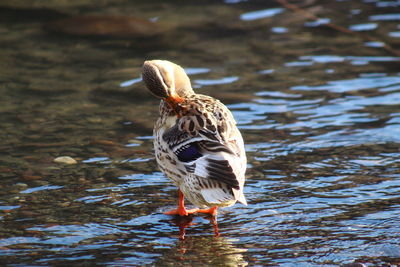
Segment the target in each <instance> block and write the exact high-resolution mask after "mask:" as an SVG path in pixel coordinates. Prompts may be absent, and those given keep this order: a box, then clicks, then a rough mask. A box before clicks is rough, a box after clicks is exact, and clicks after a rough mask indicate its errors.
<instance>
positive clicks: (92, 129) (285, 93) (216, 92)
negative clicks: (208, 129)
mask: <svg viewBox="0 0 400 267" xmlns="http://www.w3.org/2000/svg"><path fill="white" fill-rule="evenodd" d="M292 3H295V4H296V5H298V6H299V7H301V8H302V9H303V10H305V11H306V12H308V13H309V14H310V13H311V14H313V15H315V16H318V17H319V18H321V19H320V20H318V21H313V20H310V19H307V18H306V17H305V16H306V15H305V14H303V13H294V12H293V11H292V10H289V9H288V8H285V7H284V6H282V5H281V4H279V3H277V2H274V1H261V0H259V1H256V0H254V1H253V0H248V1H244V0H243V1H240V0H225V1H222V0H221V1H200V0H198V1H196V0H191V1H122V0H103V1H93V0H86V1H84V0H72V1H61V0H60V1H50V0H48V1H35V0H29V1H22V0H20V1H11V0H10V1H7V0H6V1H4V0H3V1H1V3H0V43H1V49H0V55H1V62H0V80H1V83H0V84H1V87H0V90H1V91H0V92H1V97H0V113H1V116H0V127H1V128H0V129H1V131H0V140H1V143H0V148H1V149H0V262H1V263H2V265H7V266H61V265H63V266H65V265H74V266H95V265H107V266H127V265H133V266H137V265H156V266H168V265H170V266H205V265H209V266H245V265H249V266H277V265H281V266H295V265H296V266H337V265H341V264H347V263H353V262H360V263H364V264H366V265H367V266H389V265H390V264H392V265H393V266H395V265H400V218H399V217H400V57H399V56H398V55H396V54H395V52H394V51H388V49H386V48H384V47H383V45H384V43H386V44H390V45H391V46H392V47H393V48H394V49H396V48H398V49H400V2H399V1H377V0H364V1H323V0H321V1H319V0H309V1H294V2H292ZM76 15H113V16H116V17H119V16H122V15H124V16H133V17H137V18H141V19H144V20H145V21H147V20H152V21H156V24H149V25H148V24H146V23H145V22H143V21H140V20H139V21H137V22H135V23H137V24H139V25H142V28H143V29H144V30H143V29H142V31H140V32H137V30H132V29H130V30H126V36H125V34H124V33H123V34H119V35H118V34H117V35H118V36H115V35H116V34H115V33H112V31H111V33H108V34H105V36H98V33H93V32H90V31H89V32H84V33H83V35H80V36H77V35H74V34H76V33H74V32H72V33H71V32H69V34H66V33H65V32H66V30H65V29H66V28H68V27H67V26H68V25H70V24H69V23H72V25H74V24H73V23H74V20H73V19H72V22H71V21H68V20H67V21H64V22H63V21H62V22H58V23H55V22H54V21H56V20H59V19H65V18H69V17H70V16H76ZM101 19H105V18H104V17H100V20H101ZM329 21H330V22H331V23H334V24H335V25H340V26H342V27H344V28H345V29H350V30H351V31H352V32H353V34H352V33H345V32H341V31H340V30H334V29H332V28H329V27H327V26H326V25H325V26H324V23H326V22H329ZM71 27H72V28H73V30H75V31H77V29H80V27H76V26H71ZM110 27H111V26H110ZM113 27H116V26H115V25H114V26H112V27H111V29H113ZM82 28H84V27H83V26H82ZM383 42H384V43H383ZM155 58H162V59H168V60H171V61H174V62H176V63H178V64H180V65H182V66H184V67H185V68H186V70H187V71H188V73H189V74H190V78H191V79H192V81H193V85H194V87H195V89H196V91H197V92H199V93H203V94H210V95H212V96H214V97H217V98H220V99H221V100H222V101H223V102H224V103H226V104H227V105H228V106H229V108H230V109H231V110H232V111H233V113H234V115H235V117H236V119H237V121H238V124H239V127H240V129H241V131H242V133H243V135H244V139H245V142H246V150H247V155H248V161H249V164H248V172H247V183H246V188H245V194H246V197H247V199H248V202H249V205H248V206H247V207H244V206H242V205H240V204H237V205H235V206H234V207H230V208H227V209H224V210H222V211H221V213H220V214H219V216H218V222H219V228H220V232H221V236H220V237H218V238H216V237H214V235H213V230H212V226H211V225H210V221H209V220H208V218H207V217H204V216H196V217H195V218H193V222H192V223H193V225H191V226H189V227H188V228H186V239H185V240H183V241H181V240H179V239H178V237H179V231H178V227H177V225H176V224H177V221H176V220H174V219H173V218H172V217H170V216H166V215H163V214H162V212H163V211H165V210H168V209H170V208H172V207H173V206H174V205H175V203H176V188H174V186H172V185H171V184H170V183H169V181H168V179H167V178H165V177H164V176H163V175H162V174H161V173H160V172H159V171H158V169H157V166H156V164H155V160H154V156H153V153H152V136H151V135H152V125H153V123H154V121H155V119H156V117H157V112H158V108H157V106H158V100H156V99H154V98H153V97H152V96H151V95H150V94H149V93H148V92H147V91H146V90H145V88H144V85H143V84H142V83H141V82H140V81H139V79H138V78H139V77H140V68H141V65H142V63H143V61H144V60H145V59H155ZM60 156H70V157H72V158H73V159H75V160H76V161H77V164H62V163H56V162H54V159H55V158H57V157H60Z"/></svg>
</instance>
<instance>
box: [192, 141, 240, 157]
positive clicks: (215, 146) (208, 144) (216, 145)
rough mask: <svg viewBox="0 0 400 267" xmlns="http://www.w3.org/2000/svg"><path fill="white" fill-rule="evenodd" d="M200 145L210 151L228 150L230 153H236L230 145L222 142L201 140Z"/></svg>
mask: <svg viewBox="0 0 400 267" xmlns="http://www.w3.org/2000/svg"><path fill="white" fill-rule="evenodd" d="M199 146H200V147H201V148H202V149H204V150H205V151H208V152H214V153H217V152H226V153H229V154H234V153H233V152H232V151H231V150H230V149H229V148H228V147H226V146H224V145H223V144H221V143H220V142H212V141H200V142H199Z"/></svg>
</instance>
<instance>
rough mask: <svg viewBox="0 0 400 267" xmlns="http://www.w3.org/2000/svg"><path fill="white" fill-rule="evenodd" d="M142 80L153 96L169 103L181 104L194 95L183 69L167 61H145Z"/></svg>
mask: <svg viewBox="0 0 400 267" xmlns="http://www.w3.org/2000/svg"><path fill="white" fill-rule="evenodd" d="M142 78H143V81H144V83H145V84H146V87H147V89H149V90H150V92H151V93H152V94H153V95H155V96H157V97H159V98H163V99H164V100H165V101H167V102H169V103H174V102H181V100H182V99H183V98H185V96H187V95H191V94H193V93H194V92H193V89H192V85H191V84H190V80H189V77H188V76H187V75H186V73H185V71H184V70H183V68H182V67H181V66H179V65H176V64H174V63H172V62H170V61H167V60H148V61H145V62H144V64H143V69H142Z"/></svg>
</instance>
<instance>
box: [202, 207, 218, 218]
mask: <svg viewBox="0 0 400 267" xmlns="http://www.w3.org/2000/svg"><path fill="white" fill-rule="evenodd" d="M197 212H200V213H207V214H210V215H211V216H214V217H215V216H217V214H218V206H215V207H212V208H209V209H202V210H197Z"/></svg>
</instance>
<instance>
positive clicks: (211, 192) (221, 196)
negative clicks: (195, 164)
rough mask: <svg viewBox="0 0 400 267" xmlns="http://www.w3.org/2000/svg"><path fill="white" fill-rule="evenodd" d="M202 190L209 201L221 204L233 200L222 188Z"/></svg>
mask: <svg viewBox="0 0 400 267" xmlns="http://www.w3.org/2000/svg"><path fill="white" fill-rule="evenodd" d="M200 192H201V194H202V195H203V197H204V199H205V201H207V202H208V203H215V204H220V203H223V202H227V201H229V200H233V199H232V196H231V195H228V194H226V193H225V192H224V191H223V190H222V189H221V188H208V189H201V191H200Z"/></svg>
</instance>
